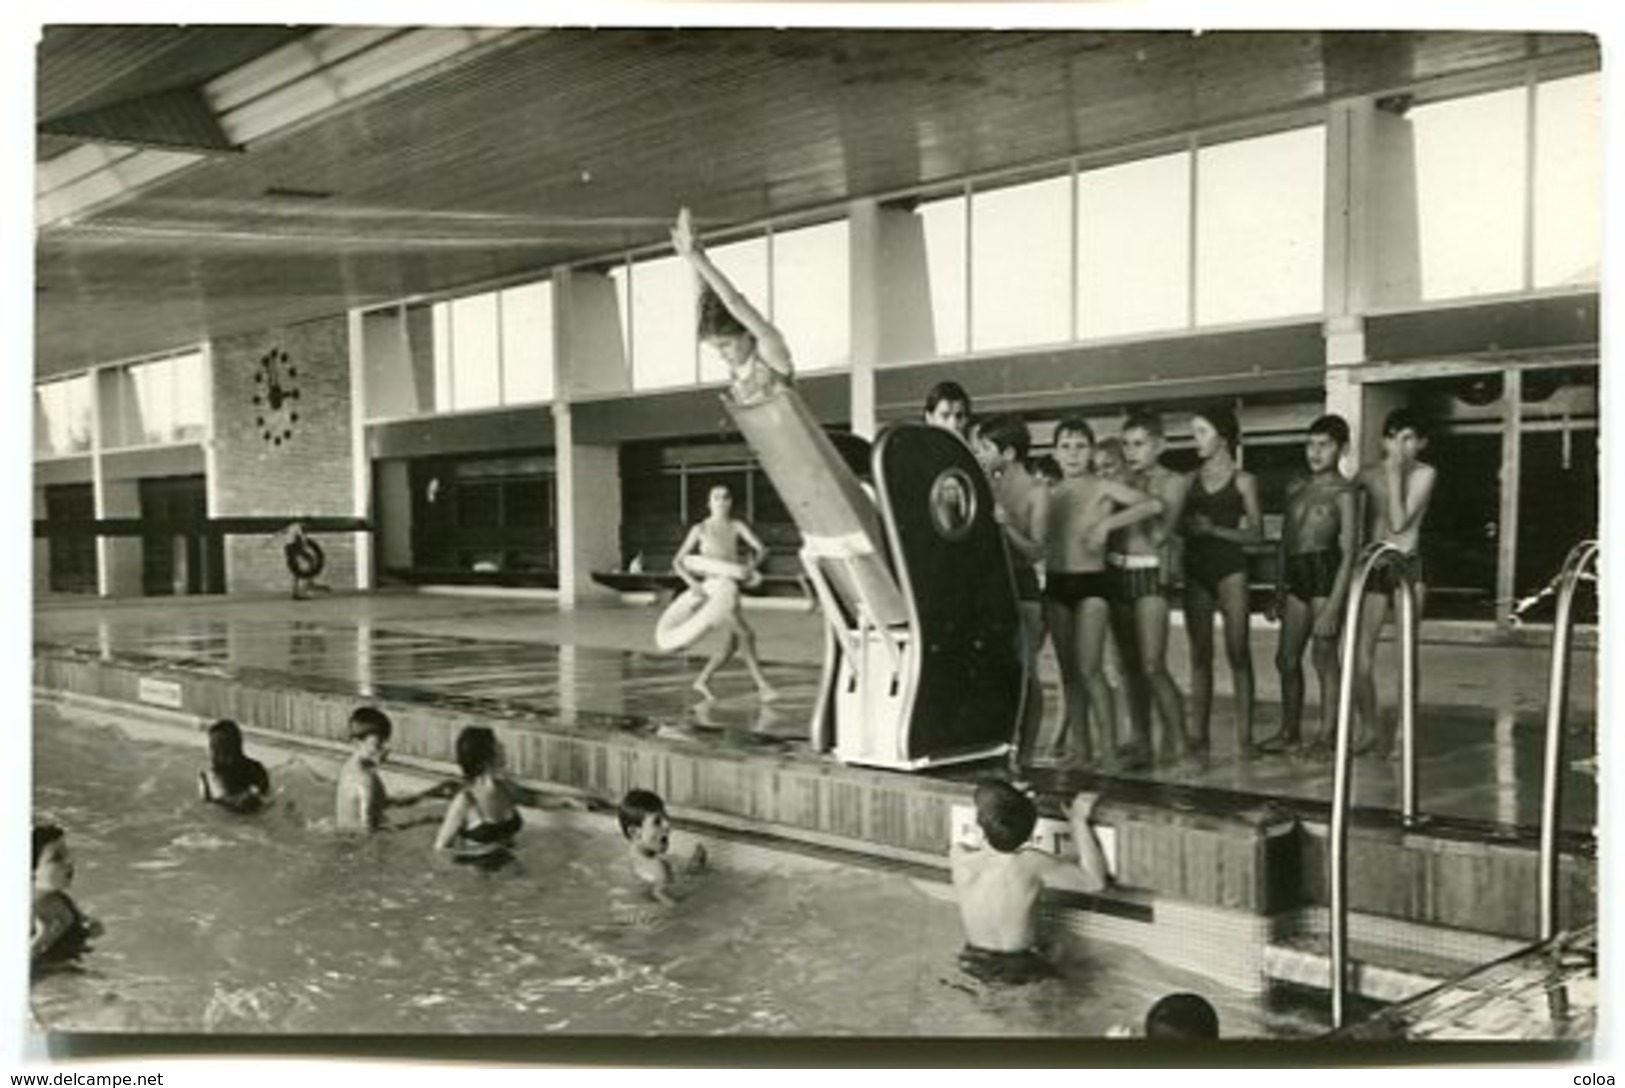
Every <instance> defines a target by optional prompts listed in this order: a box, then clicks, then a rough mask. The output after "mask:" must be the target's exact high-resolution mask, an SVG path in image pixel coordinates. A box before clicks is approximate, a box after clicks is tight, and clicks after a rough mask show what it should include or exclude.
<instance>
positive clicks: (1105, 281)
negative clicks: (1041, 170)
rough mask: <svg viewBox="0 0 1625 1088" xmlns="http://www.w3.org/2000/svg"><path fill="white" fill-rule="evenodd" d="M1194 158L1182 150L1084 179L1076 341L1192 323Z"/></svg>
mask: <svg viewBox="0 0 1625 1088" xmlns="http://www.w3.org/2000/svg"><path fill="white" fill-rule="evenodd" d="M1190 173H1191V158H1190V155H1189V154H1187V153H1184V152H1181V153H1179V154H1174V155H1161V156H1158V157H1156V158H1151V159H1141V160H1139V161H1137V162H1128V163H1123V164H1121V165H1117V166H1108V167H1103V168H1101V169H1098V170H1088V171H1085V172H1084V173H1082V174H1080V175H1079V177H1078V218H1079V230H1078V239H1077V245H1078V299H1077V305H1078V335H1079V336H1080V337H1082V338H1083V339H1085V340H1089V339H1096V338H1099V337H1109V336H1127V335H1129V334H1131V333H1140V332H1154V331H1158V330H1163V329H1178V328H1183V327H1184V326H1185V325H1187V324H1188V323H1189V321H1190V266H1191V262H1190V229H1191V209H1190V204H1191V201H1190V184H1191V178H1190Z"/></svg>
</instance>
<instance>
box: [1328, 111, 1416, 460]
mask: <svg viewBox="0 0 1625 1088" xmlns="http://www.w3.org/2000/svg"><path fill="white" fill-rule="evenodd" d="M1326 141H1327V144H1326V219H1325V240H1326V245H1325V279H1326V292H1325V297H1326V312H1325V324H1324V333H1325V343H1326V410H1327V411H1328V412H1336V413H1338V414H1339V415H1341V416H1343V417H1344V418H1345V419H1347V420H1348V423H1349V429H1350V432H1351V433H1352V435H1353V442H1352V443H1351V451H1352V452H1353V453H1355V454H1356V455H1363V456H1370V455H1371V453H1373V452H1374V451H1377V450H1380V449H1381V438H1380V434H1377V433H1376V430H1377V429H1378V428H1380V426H1381V417H1382V413H1381V412H1380V411H1376V410H1375V407H1376V406H1374V405H1373V403H1372V400H1371V396H1370V395H1366V394H1365V393H1364V392H1363V391H1362V387H1361V385H1360V383H1358V382H1357V381H1355V380H1354V376H1353V375H1352V374H1351V373H1349V371H1348V369H1347V368H1349V367H1355V366H1358V365H1360V364H1362V363H1366V362H1369V361H1370V359H1369V356H1368V353H1367V350H1366V338H1365V320H1366V316H1367V315H1368V314H1369V313H1370V312H1371V311H1372V310H1374V309H1377V308H1380V307H1384V306H1395V305H1404V304H1406V303H1414V302H1417V301H1419V300H1420V298H1421V246H1420V241H1419V235H1418V226H1417V189H1416V143H1415V134H1414V131H1413V129H1412V126H1411V123H1410V121H1409V120H1407V119H1406V118H1405V116H1404V103H1403V102H1398V101H1388V100H1383V104H1382V105H1378V104H1377V100H1373V99H1369V98H1359V99H1350V100H1347V101H1343V102H1338V103H1336V104H1334V105H1333V106H1332V108H1331V109H1330V111H1329V112H1328V119H1327V126H1326ZM1376 396H1377V398H1378V400H1384V399H1385V398H1384V396H1383V394H1376ZM1373 419H1374V420H1375V422H1374V424H1373V426H1372V427H1370V428H1368V427H1367V426H1366V423H1367V422H1368V421H1370V420H1373Z"/></svg>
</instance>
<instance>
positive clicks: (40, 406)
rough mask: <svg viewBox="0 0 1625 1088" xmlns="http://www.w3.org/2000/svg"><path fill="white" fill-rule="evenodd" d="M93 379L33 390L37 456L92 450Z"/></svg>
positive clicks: (82, 377)
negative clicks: (91, 380) (91, 381)
mask: <svg viewBox="0 0 1625 1088" xmlns="http://www.w3.org/2000/svg"><path fill="white" fill-rule="evenodd" d="M91 395H92V389H91V384H90V375H88V374H81V375H80V376H79V377H77V378H66V379H63V380H60V381H54V382H45V383H43V384H40V385H37V386H35V387H34V452H35V453H38V454H41V455H43V456H47V457H53V456H63V455H66V454H72V453H87V452H89V450H90V428H91V420H92V419H93V414H92V411H91Z"/></svg>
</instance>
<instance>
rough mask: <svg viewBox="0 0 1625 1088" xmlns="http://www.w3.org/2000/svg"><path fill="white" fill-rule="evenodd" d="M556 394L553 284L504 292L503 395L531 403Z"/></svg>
mask: <svg viewBox="0 0 1625 1088" xmlns="http://www.w3.org/2000/svg"><path fill="white" fill-rule="evenodd" d="M552 396H553V285H552V284H551V283H548V282H547V281H545V280H544V281H542V282H541V283H527V284H525V285H524V286H523V287H510V288H508V289H507V290H506V291H503V292H502V398H503V401H504V402H505V403H507V404H531V403H534V402H536V401H545V400H549V399H551V398H552Z"/></svg>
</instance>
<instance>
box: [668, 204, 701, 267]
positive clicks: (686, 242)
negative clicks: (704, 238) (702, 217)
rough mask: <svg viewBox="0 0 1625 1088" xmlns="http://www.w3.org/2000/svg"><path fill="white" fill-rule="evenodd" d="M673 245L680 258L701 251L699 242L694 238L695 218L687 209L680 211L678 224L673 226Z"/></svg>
mask: <svg viewBox="0 0 1625 1088" xmlns="http://www.w3.org/2000/svg"><path fill="white" fill-rule="evenodd" d="M671 244H672V248H673V249H675V250H676V251H677V255H678V256H679V257H687V256H689V255H690V254H692V253H694V252H696V251H698V249H699V242H697V241H696V240H695V238H694V217H693V215H691V214H690V213H689V210H688V209H687V208H683V209H681V210H680V211H678V213H677V222H675V223H673V224H672V228H671Z"/></svg>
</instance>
